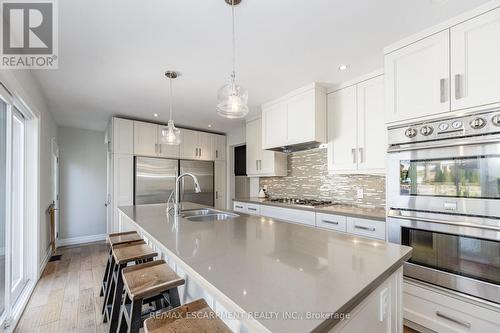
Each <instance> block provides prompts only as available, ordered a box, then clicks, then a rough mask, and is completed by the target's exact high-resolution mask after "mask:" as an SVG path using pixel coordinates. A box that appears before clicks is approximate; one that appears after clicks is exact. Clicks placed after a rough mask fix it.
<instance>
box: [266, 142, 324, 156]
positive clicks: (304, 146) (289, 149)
mask: <svg viewBox="0 0 500 333" xmlns="http://www.w3.org/2000/svg"><path fill="white" fill-rule="evenodd" d="M321 145H322V143H321V142H317V141H310V142H303V143H297V144H294V145H290V146H284V147H276V148H270V149H266V150H272V151H277V152H281V153H294V152H297V151H303V150H309V149H315V148H319V147H320V146H321Z"/></svg>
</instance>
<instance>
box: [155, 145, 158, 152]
mask: <svg viewBox="0 0 500 333" xmlns="http://www.w3.org/2000/svg"><path fill="white" fill-rule="evenodd" d="M155 154H158V144H157V143H155Z"/></svg>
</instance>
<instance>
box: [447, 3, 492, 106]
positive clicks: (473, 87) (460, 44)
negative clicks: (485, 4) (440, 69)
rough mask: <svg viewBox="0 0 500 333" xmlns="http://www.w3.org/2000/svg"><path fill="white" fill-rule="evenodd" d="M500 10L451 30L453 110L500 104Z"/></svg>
mask: <svg viewBox="0 0 500 333" xmlns="http://www.w3.org/2000/svg"><path fill="white" fill-rule="evenodd" d="M499 36H500V9H495V10H493V11H490V12H487V13H485V14H483V15H480V16H477V17H475V18H473V19H470V20H468V21H465V22H463V23H461V24H458V25H456V26H453V27H452V28H451V78H452V80H451V108H452V110H461V109H467V108H471V107H478V106H483V105H488V104H493V103H499V102H500V94H499V93H498V92H499V90H500V74H499V73H500V43H499V42H498V39H499Z"/></svg>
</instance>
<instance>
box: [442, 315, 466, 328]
mask: <svg viewBox="0 0 500 333" xmlns="http://www.w3.org/2000/svg"><path fill="white" fill-rule="evenodd" d="M436 316H438V317H441V318H443V319H446V320H449V321H452V322H454V323H456V324H458V325H462V326H464V327H467V328H471V326H472V325H471V323H469V322H467V321H463V320H460V319H458V318H455V317H452V316H450V315H447V314H446V313H442V312H441V311H436Z"/></svg>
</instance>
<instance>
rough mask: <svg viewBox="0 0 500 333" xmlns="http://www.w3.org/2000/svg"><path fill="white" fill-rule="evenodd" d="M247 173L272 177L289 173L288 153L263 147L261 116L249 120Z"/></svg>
mask: <svg viewBox="0 0 500 333" xmlns="http://www.w3.org/2000/svg"><path fill="white" fill-rule="evenodd" d="M246 136H247V137H246V139H247V142H246V146H247V149H246V151H247V175H248V176H249V177H271V176H286V175H287V158H286V154H284V153H279V152H274V151H267V150H263V149H262V120H261V118H258V119H254V120H251V121H248V122H247V130H246Z"/></svg>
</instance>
